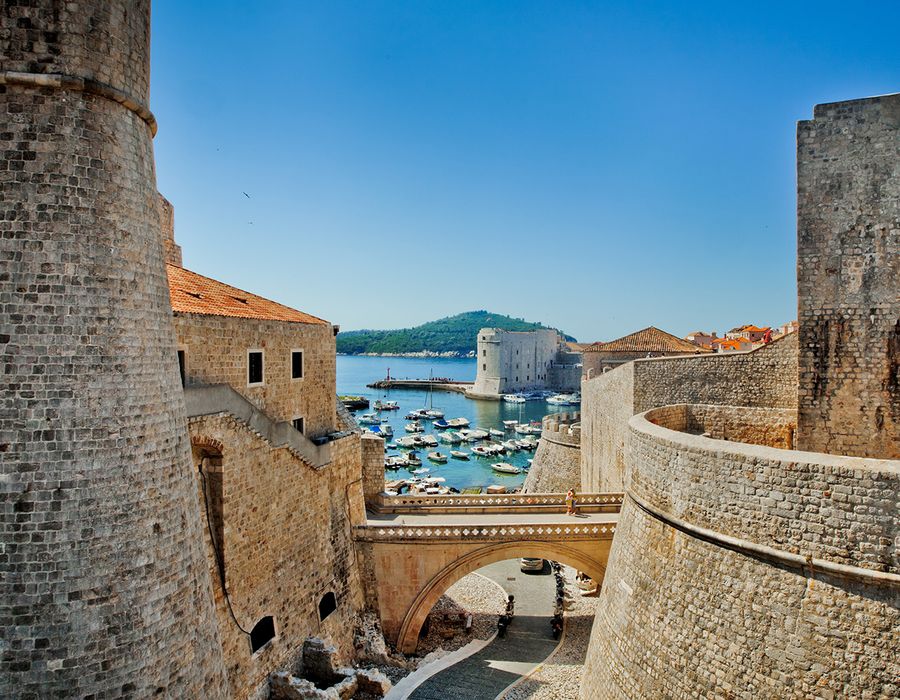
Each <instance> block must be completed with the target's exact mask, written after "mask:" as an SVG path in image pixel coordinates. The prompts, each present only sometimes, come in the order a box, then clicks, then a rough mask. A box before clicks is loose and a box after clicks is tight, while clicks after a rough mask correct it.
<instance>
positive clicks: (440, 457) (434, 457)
mask: <svg viewBox="0 0 900 700" xmlns="http://www.w3.org/2000/svg"><path fill="white" fill-rule="evenodd" d="M428 459H430V460H431V461H432V462H438V463H440V464H443V463H444V462H446V461H447V455H445V454H441V453H440V452H429V453H428Z"/></svg>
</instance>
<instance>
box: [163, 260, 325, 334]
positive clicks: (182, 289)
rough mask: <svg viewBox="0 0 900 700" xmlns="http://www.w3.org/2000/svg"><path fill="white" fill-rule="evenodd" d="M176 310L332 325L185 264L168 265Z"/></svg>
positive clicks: (190, 312)
mask: <svg viewBox="0 0 900 700" xmlns="http://www.w3.org/2000/svg"><path fill="white" fill-rule="evenodd" d="M166 272H167V273H168V275H169V298H170V299H171V302H172V311H177V312H180V313H186V314H204V315H206V316H232V317H234V318H255V319H259V320H262V321H287V322H289V323H317V324H326V325H327V324H328V321H325V320H323V319H321V318H316V317H315V316H310V315H309V314H305V313H303V312H302V311H297V310H296V309H292V308H290V307H289V306H284V305H283V304H279V303H277V302H274V301H269V300H268V299H264V298H263V297H261V296H257V295H256V294H251V293H250V292H245V291H244V290H242V289H238V288H237V287H232V286H231V285H229V284H225V283H224V282H219V281H217V280H214V279H211V278H209V277H204V276H203V275H198V274H197V273H196V272H191V271H190V270H186V269H184V268H183V267H177V266H175V265H166Z"/></svg>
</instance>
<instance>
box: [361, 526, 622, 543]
mask: <svg viewBox="0 0 900 700" xmlns="http://www.w3.org/2000/svg"><path fill="white" fill-rule="evenodd" d="M615 530H616V526H615V523H607V524H603V525H598V524H596V523H590V524H586V525H496V524H491V525H476V524H473V525H465V526H462V525H461V526H446V525H445V526H441V525H431V526H429V525H410V526H406V527H402V526H401V527H398V526H392V527H373V526H361V527H358V528H356V539H358V540H360V541H378V540H398V539H400V540H431V539H438V540H456V539H466V540H478V539H500V540H513V541H515V542H522V541H527V540H538V541H544V540H547V539H564V540H573V539H593V538H597V537H612V535H613V533H614V532H615Z"/></svg>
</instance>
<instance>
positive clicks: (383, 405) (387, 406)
mask: <svg viewBox="0 0 900 700" xmlns="http://www.w3.org/2000/svg"><path fill="white" fill-rule="evenodd" d="M372 408H374V409H375V410H376V411H397V410H399V409H400V406H399V405H398V404H397V402H396V401H376V402H375V404H374V405H373V406H372Z"/></svg>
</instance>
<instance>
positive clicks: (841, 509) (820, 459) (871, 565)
mask: <svg viewBox="0 0 900 700" xmlns="http://www.w3.org/2000/svg"><path fill="white" fill-rule="evenodd" d="M707 408H709V407H696V406H667V407H665V408H658V409H653V410H651V411H648V412H647V413H644V414H641V415H638V416H635V417H634V418H632V419H631V421H630V429H631V434H632V435H631V457H630V459H631V466H632V470H631V479H630V481H629V484H628V493H629V494H634V495H636V496H638V497H640V498H641V499H643V500H644V501H646V502H647V503H649V504H651V505H652V506H654V507H655V508H657V509H659V510H660V511H663V512H666V513H669V514H671V515H674V516H676V517H678V518H681V519H684V520H686V521H688V522H690V523H692V524H694V525H698V526H701V527H705V528H708V529H711V530H715V531H717V532H722V533H725V534H728V535H731V536H734V537H738V538H740V539H744V540H749V541H751V542H756V543H759V544H765V545H771V546H774V547H776V548H778V549H781V550H784V551H787V552H793V553H797V554H803V555H804V556H811V557H816V558H821V559H826V560H830V561H834V562H838V563H841V564H848V565H851V566H858V567H863V568H868V569H873V570H875V571H887V572H895V573H896V572H900V556H898V553H897V551H896V547H895V538H896V537H897V535H898V533H900V462H897V461H889V460H877V459H863V458H861V457H844V456H837V455H824V454H817V453H812V452H798V451H795V450H783V449H775V448H771V447H766V446H762V445H747V444H742V443H738V442H726V441H723V440H714V439H711V438H705V437H701V436H700V435H690V434H687V433H684V432H677V431H679V430H681V429H682V427H683V426H685V425H686V424H687V423H689V422H694V424H695V425H696V424H697V423H699V430H705V427H706V426H705V424H703V423H702V420H703V419H704V418H705V419H707V420H710V421H712V422H715V421H718V420H719V419H720V417H721V416H722V415H723V414H726V413H732V414H740V413H741V412H742V410H748V411H749V414H747V420H746V421H744V423H745V424H752V423H756V424H757V425H762V424H763V420H762V418H763V417H762V415H761V412H760V411H753V410H752V409H740V408H734V407H728V408H721V407H716V408H717V410H716V411H714V412H713V411H708V410H707V411H704V410H703V409H707ZM685 414H688V415H689V416H690V419H689V420H685ZM732 420H735V419H734V418H733V417H732ZM654 424H655V425H654ZM766 434H771V433H766V432H764V431H760V433H759V435H760V436H763V435H766ZM673 465H677V468H673Z"/></svg>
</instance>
